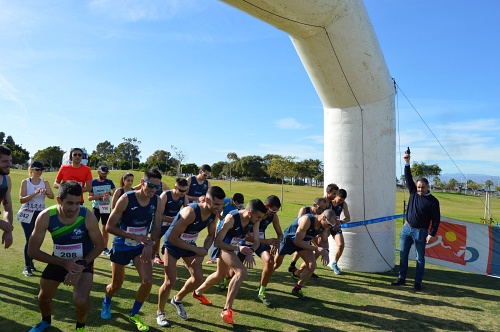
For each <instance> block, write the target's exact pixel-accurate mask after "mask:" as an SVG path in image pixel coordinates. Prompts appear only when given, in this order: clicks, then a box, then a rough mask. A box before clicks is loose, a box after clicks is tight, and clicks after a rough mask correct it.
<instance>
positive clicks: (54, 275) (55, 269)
mask: <svg viewBox="0 0 500 332" xmlns="http://www.w3.org/2000/svg"><path fill="white" fill-rule="evenodd" d="M83 273H92V274H93V273H94V262H92V263H89V264H88V265H87V267H86V268H85V269H83ZM67 274H68V270H66V269H65V268H64V267H62V266H60V265H54V264H47V266H46V267H45V270H43V272H42V279H47V280H54V281H58V282H63V281H64V278H66V275H67Z"/></svg>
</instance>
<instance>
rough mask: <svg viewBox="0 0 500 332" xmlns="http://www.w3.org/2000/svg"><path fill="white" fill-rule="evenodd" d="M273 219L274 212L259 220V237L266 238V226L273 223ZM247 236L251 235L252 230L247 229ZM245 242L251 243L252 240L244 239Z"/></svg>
mask: <svg viewBox="0 0 500 332" xmlns="http://www.w3.org/2000/svg"><path fill="white" fill-rule="evenodd" d="M273 219H274V214H272V215H270V216H267V217H265V218H264V219H262V220H261V221H260V224H259V239H265V238H266V229H267V226H269V225H271V224H272V223H273ZM248 236H253V232H251V231H249V233H248ZM245 243H246V244H252V243H253V242H249V241H246V242H245Z"/></svg>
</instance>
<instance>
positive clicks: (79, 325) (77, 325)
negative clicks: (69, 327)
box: [76, 321, 85, 329]
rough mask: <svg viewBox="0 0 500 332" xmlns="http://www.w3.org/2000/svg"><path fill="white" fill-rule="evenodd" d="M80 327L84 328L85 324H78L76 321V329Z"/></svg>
mask: <svg viewBox="0 0 500 332" xmlns="http://www.w3.org/2000/svg"><path fill="white" fill-rule="evenodd" d="M81 327H85V322H83V323H80V322H78V321H76V328H77V329H79V328H81Z"/></svg>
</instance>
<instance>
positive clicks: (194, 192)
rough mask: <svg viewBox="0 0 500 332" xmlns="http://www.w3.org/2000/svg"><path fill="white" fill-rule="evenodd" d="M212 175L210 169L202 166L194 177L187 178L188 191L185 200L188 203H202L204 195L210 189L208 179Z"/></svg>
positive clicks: (207, 166) (205, 165)
mask: <svg viewBox="0 0 500 332" xmlns="http://www.w3.org/2000/svg"><path fill="white" fill-rule="evenodd" d="M211 174H212V168H211V167H210V166H209V165H207V164H204V165H202V166H201V168H200V172H199V173H198V175H196V176H194V175H193V176H191V177H189V178H187V181H188V187H189V191H188V194H187V198H188V199H189V202H190V203H196V202H203V200H204V199H205V194H206V193H207V191H208V188H210V182H208V178H209V177H210V175H211Z"/></svg>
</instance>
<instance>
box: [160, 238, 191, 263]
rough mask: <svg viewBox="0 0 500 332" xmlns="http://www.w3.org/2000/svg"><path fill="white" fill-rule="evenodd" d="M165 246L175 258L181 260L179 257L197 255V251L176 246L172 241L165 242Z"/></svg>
mask: <svg viewBox="0 0 500 332" xmlns="http://www.w3.org/2000/svg"><path fill="white" fill-rule="evenodd" d="M163 247H164V248H167V250H168V253H169V254H170V255H171V256H172V257H173V258H175V259H177V260H179V258H181V257H192V256H196V253H195V252H194V251H191V250H187V249H182V248H179V247H176V246H174V245H173V244H172V243H170V242H167V243H165V245H164V246H163Z"/></svg>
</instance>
